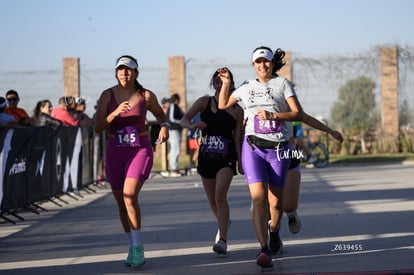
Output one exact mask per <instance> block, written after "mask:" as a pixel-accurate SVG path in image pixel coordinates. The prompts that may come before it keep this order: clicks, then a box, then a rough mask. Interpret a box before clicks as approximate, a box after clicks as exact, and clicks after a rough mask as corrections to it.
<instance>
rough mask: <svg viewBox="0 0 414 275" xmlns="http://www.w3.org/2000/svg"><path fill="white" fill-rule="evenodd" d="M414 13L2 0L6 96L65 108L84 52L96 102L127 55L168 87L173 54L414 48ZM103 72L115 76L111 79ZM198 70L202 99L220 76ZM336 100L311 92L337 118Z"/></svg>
mask: <svg viewBox="0 0 414 275" xmlns="http://www.w3.org/2000/svg"><path fill="white" fill-rule="evenodd" d="M412 11H414V1H411V0H312V1H309V0H289V1H281V0H272V1H269V0H262V1H253V0H208V1H203V0H192V1H191V0H150V1H144V0H122V1H118V0H116V1H115V0H100V1H94V0H66V1H56V0H0V37H1V40H0V41H1V43H0V93H5V92H6V91H7V90H9V89H13V88H14V89H17V90H18V91H19V92H20V97H21V98H23V97H24V100H21V101H20V104H19V106H21V107H24V108H26V109H29V108H30V109H29V110H28V111H30V112H31V110H32V109H33V106H34V105H35V102H36V101H35V100H40V99H43V98H39V97H50V98H49V99H52V100H53V101H52V102H53V104H56V102H57V98H58V97H59V96H61V95H62V94H63V91H62V90H63V84H62V80H61V78H60V75H61V70H62V60H63V58H65V57H79V58H80V66H81V74H82V76H81V78H82V81H83V83H81V89H83V91H81V92H82V93H84V92H85V91H86V93H87V95H88V96H89V97H90V98H91V100H90V102H91V104H95V102H96V100H97V98H98V96H99V93H100V92H101V91H102V90H103V89H104V88H107V87H108V85H115V84H116V82H115V78H114V74H113V71H112V70H113V67H114V64H115V60H116V58H117V57H119V56H121V55H124V54H130V55H132V56H134V57H136V58H137V59H138V63H139V66H140V80H141V81H142V78H144V83H146V84H148V85H146V87H148V88H150V89H152V88H154V89H156V90H157V91H160V93H166V92H168V91H167V90H168V87H167V85H166V84H165V83H164V82H167V81H168V76H167V75H166V69H165V68H167V67H168V58H169V57H170V56H185V58H186V62H191V61H192V60H193V61H197V62H196V63H197V64H218V63H221V64H224V65H226V64H230V65H232V64H245V65H246V66H250V65H251V59H250V58H251V52H252V51H253V49H255V48H256V47H258V46H262V45H264V46H269V47H271V48H273V49H276V48H282V49H284V50H286V51H290V52H292V53H293V54H295V55H300V56H306V57H310V58H318V57H320V56H326V55H341V56H346V55H347V54H353V53H360V52H364V51H368V50H369V49H370V48H371V47H378V46H390V45H393V46H394V45H400V46H403V47H405V46H409V47H413V46H414V32H413V29H412V28H413V27H412V26H414V16H412ZM217 61H218V62H217ZM194 63H195V62H194ZM148 68H151V70H149V69H148ZM157 68H164V69H163V71H162V72H161V70H157ZM248 69H249V68H248ZM39 71H41V72H46V73H43V74H41V75H39V76H38V75H37V74H36V73H35V72H39ZM49 71H50V72H51V73H50V75H49V73H48V72H49ZM90 72H95V73H90ZM96 72H106V76H105V78H104V77H103V76H102V75H98V74H97V73H96ZM52 73H54V74H55V75H56V74H59V80H53V79H51V78H50V76H51V74H52ZM187 73H188V72H187ZM208 73H210V72H208ZM188 74H189V76H188V78H191V79H190V80H191V81H193V82H192V83H194V82H195V80H194V79H195V78H200V79H197V80H198V81H199V82H200V83H202V84H200V85H199V84H197V87H196V88H194V90H197V93H193V95H194V96H198V93H203V94H205V93H204V90H205V88H206V87H208V81H209V77H210V75H207V74H204V75H201V74H198V72H195V71H194V72H190V73H188ZM252 74H253V75H254V71H253V69H252ZM243 77H244V76H243ZM33 78H40V79H39V80H38V81H37V82H34V81H33ZM55 78H56V76H55ZM161 78H162V79H161ZM164 78H165V79H164ZM235 78H236V80H239V81H238V84H240V83H241V82H242V80H244V79H238V78H237V76H235ZM160 80H162V81H160ZM32 81H33V82H32ZM187 81H188V80H187ZM48 82H50V83H48ZM160 82H163V83H160ZM32 83H33V84H32ZM197 83H198V82H197ZM23 84H25V85H23ZM236 84H237V83H236ZM82 85H83V86H82ZM201 85H202V86H201ZM193 86H194V85H193ZM308 94H310V93H308ZM335 96H336V94H332V96H329V98H328V97H326V96H324V95H321V96H320V98H324V97H325V99H326V100H327V101H326V102H324V103H323V104H322V105H324V106H322V107H323V108H321V104H319V103H318V102H319V101H318V102H316V101H315V100H312V97H310V96H306V95H302V98H303V99H304V100H307V101H305V103H306V104H307V106H306V107H307V109H306V110H309V111H311V113H313V114H314V115H316V114H317V113H320V114H321V115H323V116H328V115H329V108H330V105H331V103H332V102H333V100H335ZM160 97H161V95H160ZM412 101H413V105H414V96H413V100H412ZM307 102H309V103H307ZM87 111H88V112H91V111H93V108H92V107H87Z"/></svg>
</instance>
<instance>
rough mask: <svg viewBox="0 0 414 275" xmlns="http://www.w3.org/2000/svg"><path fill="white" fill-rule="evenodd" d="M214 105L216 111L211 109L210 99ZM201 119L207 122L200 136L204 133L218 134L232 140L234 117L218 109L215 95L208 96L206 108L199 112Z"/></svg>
mask: <svg viewBox="0 0 414 275" xmlns="http://www.w3.org/2000/svg"><path fill="white" fill-rule="evenodd" d="M211 99H213V102H214V104H215V105H216V109H217V112H216V113H213V112H212V111H211V104H212V102H211V101H212V100H211ZM200 117H201V120H202V121H203V122H204V123H206V124H207V127H206V128H205V129H203V131H202V136H203V137H205V136H206V135H209V136H212V135H220V136H223V137H225V138H226V139H228V140H229V141H232V140H233V134H234V133H233V130H234V127H235V125H236V120H235V119H234V117H233V116H232V115H231V114H229V113H228V112H227V111H225V110H220V109H219V108H218V107H217V101H216V98H215V97H210V99H209V101H208V104H207V107H206V109H205V110H204V111H203V112H202V113H201V114H200Z"/></svg>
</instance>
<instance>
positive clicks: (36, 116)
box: [32, 99, 62, 129]
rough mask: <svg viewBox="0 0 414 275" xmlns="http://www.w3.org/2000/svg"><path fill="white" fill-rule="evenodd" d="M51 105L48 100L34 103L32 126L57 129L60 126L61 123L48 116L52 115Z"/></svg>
mask: <svg viewBox="0 0 414 275" xmlns="http://www.w3.org/2000/svg"><path fill="white" fill-rule="evenodd" d="M52 109H53V106H52V103H51V102H50V100H48V99H43V100H40V101H38V102H37V103H36V106H35V109H34V111H33V117H32V118H33V126H50V127H52V128H53V129H58V128H59V127H60V126H62V122H61V121H60V120H58V119H55V118H53V117H51V116H50V114H51V113H52Z"/></svg>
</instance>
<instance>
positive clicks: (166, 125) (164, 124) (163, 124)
mask: <svg viewBox="0 0 414 275" xmlns="http://www.w3.org/2000/svg"><path fill="white" fill-rule="evenodd" d="M161 127H167V128H168V129H170V128H171V124H170V123H168V122H163V123H161Z"/></svg>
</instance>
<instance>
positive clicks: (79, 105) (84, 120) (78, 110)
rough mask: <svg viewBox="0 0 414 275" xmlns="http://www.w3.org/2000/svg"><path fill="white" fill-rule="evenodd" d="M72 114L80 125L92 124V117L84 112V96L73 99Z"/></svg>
mask: <svg viewBox="0 0 414 275" xmlns="http://www.w3.org/2000/svg"><path fill="white" fill-rule="evenodd" d="M73 116H74V117H75V118H76V119H77V120H79V121H81V124H82V126H92V125H93V119H92V118H90V117H89V116H88V115H87V114H86V100H85V99H84V98H77V99H76V100H75V109H74V111H73Z"/></svg>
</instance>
